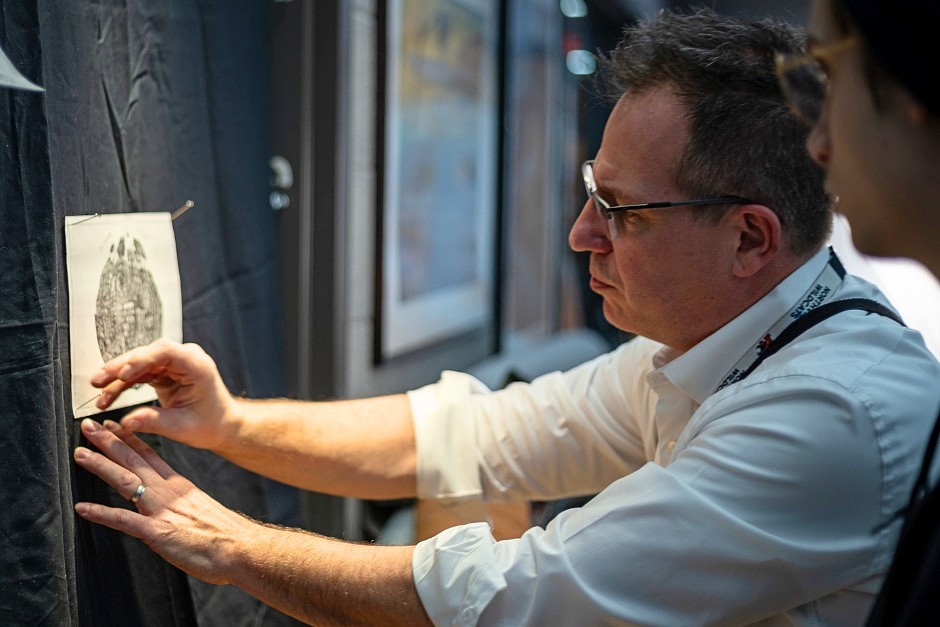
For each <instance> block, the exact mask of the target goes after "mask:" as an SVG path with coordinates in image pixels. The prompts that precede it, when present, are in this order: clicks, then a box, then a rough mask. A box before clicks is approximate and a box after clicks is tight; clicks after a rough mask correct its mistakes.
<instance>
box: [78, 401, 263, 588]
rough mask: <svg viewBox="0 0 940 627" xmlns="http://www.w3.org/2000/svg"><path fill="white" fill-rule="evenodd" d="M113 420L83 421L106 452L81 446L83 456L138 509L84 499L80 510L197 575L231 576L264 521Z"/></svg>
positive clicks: (82, 461) (224, 579)
mask: <svg viewBox="0 0 940 627" xmlns="http://www.w3.org/2000/svg"><path fill="white" fill-rule="evenodd" d="M105 424H106V425H107V428H102V426H101V425H99V424H98V423H96V422H94V421H93V420H90V419H85V420H84V421H83V422H82V432H83V433H84V434H85V436H86V437H87V438H88V441H89V442H91V443H92V444H94V445H95V446H96V447H97V448H98V449H99V450H101V451H102V452H103V453H104V455H102V454H101V453H97V452H94V451H92V450H90V449H87V448H84V447H78V448H76V449H75V461H76V463H78V465H79V466H81V467H82V468H85V469H86V470H88V471H89V472H92V473H94V474H95V475H97V476H98V477H100V478H101V479H103V480H104V481H105V482H106V483H107V484H108V485H110V486H111V487H113V488H114V489H115V490H117V492H118V494H120V495H121V496H123V497H124V498H126V499H128V500H130V501H132V502H133V503H134V505H135V506H136V507H137V512H134V511H132V510H128V509H122V508H113V507H106V506H104V505H100V504H97V503H77V504H76V505H75V511H76V512H77V513H78V514H79V515H80V516H81V517H82V518H85V519H87V520H89V521H91V522H95V523H98V524H102V525H105V526H106V527H110V528H112V529H117V530H118V531H123V532H124V533H127V534H129V535H131V536H134V537H135V538H139V539H141V540H142V541H143V542H144V543H145V544H147V546H149V547H150V548H151V549H153V550H154V551H155V552H156V553H158V554H160V555H161V556H162V557H163V558H164V559H166V560H167V561H168V562H170V563H171V564H174V565H175V566H177V567H179V568H181V569H182V570H184V571H186V572H187V573H189V574H191V575H193V576H195V577H198V578H200V579H203V580H205V581H208V582H210V583H229V582H230V579H229V577H230V576H231V574H232V571H231V562H232V561H233V558H234V555H235V553H236V549H235V547H236V546H237V541H238V539H239V538H242V537H245V534H251V533H252V532H253V529H254V527H256V524H255V523H253V522H252V521H250V520H249V519H247V518H245V517H244V516H242V515H240V514H237V513H235V512H233V511H230V510H228V509H226V508H225V507H223V506H222V505H220V504H219V503H218V502H217V501H215V500H214V499H212V498H211V497H210V496H209V495H207V494H206V493H205V492H203V491H202V490H200V489H199V488H197V487H196V486H194V485H193V484H192V483H191V482H189V481H188V480H187V479H186V478H185V477H182V476H181V475H179V474H177V473H176V472H175V471H174V470H173V469H172V468H170V466H169V465H168V464H167V463H166V462H165V461H163V459H161V458H160V456H158V455H157V454H156V453H155V452H154V450H153V449H152V448H150V447H149V446H148V445H147V444H146V443H144V442H143V441H142V440H141V439H140V438H138V437H137V436H135V435H134V434H132V433H130V432H128V431H125V430H123V429H121V427H120V426H119V425H118V424H117V423H116V422H112V421H107V422H106V423H105ZM141 486H143V487H141Z"/></svg>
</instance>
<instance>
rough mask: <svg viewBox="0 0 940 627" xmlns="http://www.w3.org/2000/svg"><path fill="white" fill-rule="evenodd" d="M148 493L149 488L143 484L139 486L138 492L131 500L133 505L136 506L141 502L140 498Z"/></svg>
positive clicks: (136, 491) (135, 492)
mask: <svg viewBox="0 0 940 627" xmlns="http://www.w3.org/2000/svg"><path fill="white" fill-rule="evenodd" d="M146 491H147V486H145V485H144V484H143V483H141V484H140V485H139V486H137V490H135V491H134V493H133V494H132V495H131V498H130V501H131V503H133V504H134V505H137V501H139V500H140V497H141V496H142V495H143V493H144V492H146Z"/></svg>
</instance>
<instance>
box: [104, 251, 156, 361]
mask: <svg viewBox="0 0 940 627" xmlns="http://www.w3.org/2000/svg"><path fill="white" fill-rule="evenodd" d="M162 330H163V305H162V303H161V302H160V292H159V291H158V290H157V284H156V283H155V282H154V280H153V275H152V274H151V273H150V271H149V270H148V269H147V253H146V252H144V245H143V244H142V243H141V242H140V240H139V239H137V238H136V237H134V236H132V235H130V234H129V233H128V234H125V235H123V236H121V237H120V238H118V241H117V243H116V244H111V252H110V254H109V255H108V260H107V261H106V262H105V264H104V268H102V270H101V280H100V282H99V286H98V299H97V301H96V303H95V331H96V334H97V336H98V348H99V349H100V350H101V356H102V357H104V360H105V361H108V360H110V359H113V358H114V357H117V356H118V355H120V354H122V353H126V352H127V351H129V350H130V349H132V348H136V347H138V346H143V345H144V344H149V343H150V342H153V341H154V340H156V339H158V338H159V337H160V332H161V331H162Z"/></svg>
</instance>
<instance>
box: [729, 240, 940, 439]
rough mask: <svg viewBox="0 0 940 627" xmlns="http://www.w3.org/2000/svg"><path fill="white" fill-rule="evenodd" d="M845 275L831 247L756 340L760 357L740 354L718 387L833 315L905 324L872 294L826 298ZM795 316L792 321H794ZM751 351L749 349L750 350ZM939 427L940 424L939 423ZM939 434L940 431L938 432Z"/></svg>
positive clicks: (740, 376) (744, 374)
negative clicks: (858, 314) (856, 313)
mask: <svg viewBox="0 0 940 627" xmlns="http://www.w3.org/2000/svg"><path fill="white" fill-rule="evenodd" d="M844 277H845V268H844V267H842V262H841V261H839V258H838V257H837V256H836V254H835V252H834V251H833V250H832V249H831V248H830V249H829V262H828V263H827V264H826V267H825V268H823V271H822V272H820V274H819V276H817V277H816V280H815V281H814V282H813V285H812V286H811V287H810V288H809V290H807V291H806V293H805V294H803V296H802V297H800V299H799V300H798V301H797V304H796V306H795V307H793V308H792V309H791V310H790V311H789V312H788V313H786V314H784V315H783V317H782V318H781V319H780V320H778V321H777V322H775V323H774V325H773V326H772V327H771V328H770V329H769V330H768V331H767V333H765V334H764V336H763V339H761V340H760V341H758V342H757V343H756V344H755V347H754V350H755V351H756V352H757V357H756V358H755V359H754V360H753V361H752V362H751V364H750V366H747V367H746V368H745V367H743V365H742V364H743V363H746V360H747V353H746V354H745V355H744V356H743V357H742V358H741V360H740V361H739V362H738V364H737V365H736V366H735V367H734V368H732V369H731V372H730V373H728V375H727V376H725V378H724V380H723V381H722V382H721V384H719V386H718V388H717V389H716V390H715V391H716V392H717V391H718V390H721V389H722V388H725V387H727V386H729V385H731V384H732V383H737V382H738V381H741V380H742V379H744V378H745V377H747V376H748V375H750V374H751V373H752V372H754V370H756V369H757V367H758V366H760V365H761V364H762V363H764V360H765V359H767V358H768V357H770V356H771V355H774V354H775V353H777V352H778V351H779V350H780V349H781V348H783V347H784V346H786V345H787V344H789V343H790V342H792V341H793V340H794V339H796V338H797V337H799V336H800V335H802V334H803V333H804V332H805V331H807V330H808V329H811V328H812V327H814V326H816V325H817V324H819V323H820V322H822V321H823V320H826V319H827V318H831V317H832V316H834V315H836V314H838V313H841V312H843V311H848V310H850V309H856V310H861V311H865V312H868V313H870V314H872V313H874V314H878V315H880V316H884V317H886V318H890V319H892V320H894V321H895V322H897V323H898V324H900V325H902V326H904V321H902V320H901V318H900V317H898V315H897V314H896V313H894V312H893V311H891V309H889V308H888V307H886V306H884V305H882V304H881V303H879V302H877V301H874V300H871V299H870V298H846V299H843V300H836V301H832V302H828V303H827V302H825V301H826V299H828V297H829V296H831V295H832V294H833V293H834V292H835V291H836V288H837V287H838V286H839V285H841V283H842V279H843V278H844ZM791 320H792V321H791ZM749 352H750V351H749ZM938 429H940V427H938ZM938 437H940V435H938Z"/></svg>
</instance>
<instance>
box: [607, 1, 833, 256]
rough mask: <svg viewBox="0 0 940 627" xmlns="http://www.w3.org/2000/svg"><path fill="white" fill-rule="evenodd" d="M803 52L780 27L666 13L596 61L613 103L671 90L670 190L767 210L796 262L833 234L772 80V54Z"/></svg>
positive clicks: (799, 127)
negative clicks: (679, 148) (673, 153)
mask: <svg viewBox="0 0 940 627" xmlns="http://www.w3.org/2000/svg"><path fill="white" fill-rule="evenodd" d="M805 45H806V37H805V34H804V33H803V32H802V31H800V30H798V29H797V28H795V27H794V26H791V25H789V24H785V23H782V22H775V21H770V20H764V21H748V20H742V19H737V18H731V17H727V16H722V15H719V14H717V13H715V12H714V11H711V10H708V9H700V10H697V11H694V12H690V13H682V12H669V11H667V12H661V13H660V14H659V15H658V16H657V17H656V18H655V19H653V20H650V21H646V22H640V23H638V24H635V25H632V26H628V27H627V28H626V29H625V30H624V35H623V39H622V40H621V42H620V43H619V44H618V46H617V47H616V48H615V49H614V50H613V51H612V52H611V53H610V55H609V56H607V57H605V58H602V59H601V77H600V78H601V81H602V85H603V86H604V89H605V91H606V92H607V93H608V95H610V96H612V97H613V98H614V99H616V100H619V99H620V98H621V97H622V96H623V95H624V94H626V93H627V92H628V91H629V92H631V93H636V92H642V91H645V90H649V89H652V88H659V87H666V88H670V89H673V90H674V92H675V93H676V94H677V95H678V96H679V98H680V99H681V100H682V101H683V103H684V104H685V106H686V107H687V109H688V112H689V121H690V137H689V143H688V145H687V146H686V148H685V151H684V154H683V156H682V157H681V159H680V162H679V164H678V165H677V169H676V183H677V185H678V186H679V187H680V188H681V189H683V190H684V191H686V192H688V193H689V194H693V195H696V196H718V195H727V194H733V195H736V196H743V197H745V198H750V199H752V200H755V201H757V202H760V203H762V204H765V205H767V206H768V207H770V208H771V209H772V210H773V211H774V212H775V213H776V214H777V216H778V217H779V219H780V222H781V224H782V225H783V228H784V231H785V233H787V234H788V235H789V239H790V250H791V252H793V253H794V254H797V255H803V254H806V253H809V252H812V251H814V250H816V249H817V248H819V247H820V246H821V245H822V244H823V243H824V242H825V241H826V240H827V239H828V237H829V234H830V232H831V228H832V203H831V201H830V199H829V197H828V196H827V194H826V192H825V190H824V188H823V180H824V178H825V175H824V172H823V170H822V168H820V167H819V165H817V164H816V163H815V162H814V161H813V160H812V158H811V157H810V156H809V153H808V152H807V151H806V146H805V143H806V137H807V134H808V133H809V129H808V127H807V126H806V125H805V124H803V123H802V122H800V121H799V120H797V119H796V118H795V117H794V116H793V114H792V113H791V112H790V110H789V107H788V105H787V102H786V99H785V98H784V95H783V93H782V92H781V90H780V87H779V85H778V83H777V78H776V73H775V70H774V55H775V53H777V52H783V53H794V52H795V53H799V52H803V51H804V49H805ZM820 93H822V90H820ZM701 215H702V216H703V219H705V220H708V219H716V220H717V219H718V217H720V215H721V214H720V213H718V215H717V216H716V215H715V212H711V211H702V212H701Z"/></svg>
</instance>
